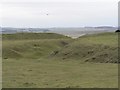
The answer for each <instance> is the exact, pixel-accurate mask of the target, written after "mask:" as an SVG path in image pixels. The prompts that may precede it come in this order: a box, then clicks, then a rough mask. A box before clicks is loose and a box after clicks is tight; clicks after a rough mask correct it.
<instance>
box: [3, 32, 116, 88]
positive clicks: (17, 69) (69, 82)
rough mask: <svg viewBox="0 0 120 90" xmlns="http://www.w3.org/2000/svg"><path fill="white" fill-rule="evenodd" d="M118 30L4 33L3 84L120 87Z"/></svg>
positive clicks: (16, 85)
mask: <svg viewBox="0 0 120 90" xmlns="http://www.w3.org/2000/svg"><path fill="white" fill-rule="evenodd" d="M117 47H118V44H117V34H116V33H103V34H96V35H86V36H82V37H80V38H78V39H74V40H73V39H71V38H69V37H66V36H63V35H59V34H53V33H51V34H50V33H42V34H34V33H32V34H31V33H29V34H22V33H21V34H11V35H3V47H2V49H3V57H2V58H3V59H2V60H3V61H2V62H3V63H2V64H3V87H4V88H5V87H7V88H8V87H9V88H15V87H17V88H58V87H59V88H60V87H61V88H117V87H118V65H117Z"/></svg>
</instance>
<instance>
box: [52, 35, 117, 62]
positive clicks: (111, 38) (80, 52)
mask: <svg viewBox="0 0 120 90" xmlns="http://www.w3.org/2000/svg"><path fill="white" fill-rule="evenodd" d="M117 47H118V40H117V34H116V33H103V34H96V35H86V36H83V37H80V38H79V39H77V40H76V41H74V42H72V43H71V44H69V45H67V46H65V47H64V48H62V49H61V50H60V51H57V54H55V53H53V54H52V55H53V56H54V57H57V58H60V59H62V60H67V59H72V60H83V61H84V62H100V63H117V61H118V48H117ZM55 52H56V51H55Z"/></svg>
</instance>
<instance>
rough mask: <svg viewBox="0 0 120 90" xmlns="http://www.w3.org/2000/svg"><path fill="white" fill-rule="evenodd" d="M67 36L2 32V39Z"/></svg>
mask: <svg viewBox="0 0 120 90" xmlns="http://www.w3.org/2000/svg"><path fill="white" fill-rule="evenodd" d="M60 38H69V37H67V36H64V35H60V34H55V33H16V34H3V35H2V39H3V40H35V39H60Z"/></svg>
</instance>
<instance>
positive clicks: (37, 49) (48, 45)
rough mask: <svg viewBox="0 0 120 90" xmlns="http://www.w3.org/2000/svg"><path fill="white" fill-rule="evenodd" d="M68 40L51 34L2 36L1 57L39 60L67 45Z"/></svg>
mask: <svg viewBox="0 0 120 90" xmlns="http://www.w3.org/2000/svg"><path fill="white" fill-rule="evenodd" d="M23 38H24V39H23ZM52 38H54V39H52ZM70 40H71V39H69V38H68V37H65V36H63V35H59V34H53V33H23V34H22V33H20V34H4V35H3V47H2V50H3V53H2V55H3V58H4V59H8V58H29V59H30V58H31V59H32V58H41V57H43V56H47V55H48V54H51V52H52V51H54V50H56V49H59V48H61V47H63V46H64V45H66V44H68V43H69V41H70Z"/></svg>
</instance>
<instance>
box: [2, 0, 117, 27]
mask: <svg viewBox="0 0 120 90" xmlns="http://www.w3.org/2000/svg"><path fill="white" fill-rule="evenodd" d="M0 3H1V7H0V13H2V15H1V16H0V18H1V19H2V22H1V25H0V26H6V27H41V28H44V27H81V26H105V25H107V26H117V24H118V0H2V1H1V2H0Z"/></svg>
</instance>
